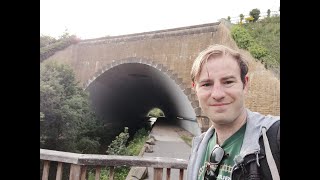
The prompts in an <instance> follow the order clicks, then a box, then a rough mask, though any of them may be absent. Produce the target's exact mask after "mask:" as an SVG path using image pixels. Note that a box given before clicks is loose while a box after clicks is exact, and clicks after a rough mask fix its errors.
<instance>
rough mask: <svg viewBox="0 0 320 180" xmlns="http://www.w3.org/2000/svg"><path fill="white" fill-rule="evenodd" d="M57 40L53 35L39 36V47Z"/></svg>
mask: <svg viewBox="0 0 320 180" xmlns="http://www.w3.org/2000/svg"><path fill="white" fill-rule="evenodd" d="M56 41H57V40H56V39H55V38H54V37H51V36H46V35H42V36H40V48H42V47H45V46H49V45H50V44H52V43H55V42H56Z"/></svg>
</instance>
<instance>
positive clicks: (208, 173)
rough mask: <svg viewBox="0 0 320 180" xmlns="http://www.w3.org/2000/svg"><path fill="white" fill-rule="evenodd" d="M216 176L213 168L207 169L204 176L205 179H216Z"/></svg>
mask: <svg viewBox="0 0 320 180" xmlns="http://www.w3.org/2000/svg"><path fill="white" fill-rule="evenodd" d="M215 179H216V176H215V174H214V172H213V171H212V170H207V171H206V174H205V176H204V180H215Z"/></svg>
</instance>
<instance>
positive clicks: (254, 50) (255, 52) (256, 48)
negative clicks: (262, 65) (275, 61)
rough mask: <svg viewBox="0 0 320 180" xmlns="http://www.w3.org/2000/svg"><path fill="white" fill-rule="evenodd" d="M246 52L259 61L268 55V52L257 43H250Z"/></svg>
mask: <svg viewBox="0 0 320 180" xmlns="http://www.w3.org/2000/svg"><path fill="white" fill-rule="evenodd" d="M248 50H249V52H250V53H251V55H252V56H253V57H254V58H256V59H259V60H261V58H263V57H265V56H266V55H267V54H268V50H267V49H266V48H264V47H262V46H260V45H259V44H257V43H252V44H251V46H250V47H249V49H248Z"/></svg>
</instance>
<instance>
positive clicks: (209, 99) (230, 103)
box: [195, 56, 248, 125]
mask: <svg viewBox="0 0 320 180" xmlns="http://www.w3.org/2000/svg"><path fill="white" fill-rule="evenodd" d="M247 82H248V77H247V76H246V78H245V84H243V83H242V81H241V77H240V68H239V65H238V63H237V62H236V60H235V59H233V58H232V57H231V56H220V57H214V58H212V57H211V58H210V59H208V61H207V63H206V64H204V65H203V68H202V70H201V72H200V75H199V77H198V79H197V80H196V87H195V90H196V93H197V96H198V99H199V103H200V107H201V108H202V110H203V112H204V113H205V114H206V115H207V116H208V117H209V119H210V120H211V121H213V122H214V123H215V124H221V125H222V124H229V123H232V122H234V121H235V120H236V119H237V118H238V117H239V116H240V114H241V113H242V112H243V110H244V95H245V93H246V91H247Z"/></svg>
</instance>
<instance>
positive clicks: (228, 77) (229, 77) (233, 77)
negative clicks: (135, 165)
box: [222, 75, 236, 80]
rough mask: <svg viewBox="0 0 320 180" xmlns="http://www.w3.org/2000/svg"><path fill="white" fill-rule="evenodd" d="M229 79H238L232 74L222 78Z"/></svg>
mask: <svg viewBox="0 0 320 180" xmlns="http://www.w3.org/2000/svg"><path fill="white" fill-rule="evenodd" d="M227 79H236V77H235V76H233V75H230V76H226V77H223V78H222V80H227Z"/></svg>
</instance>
